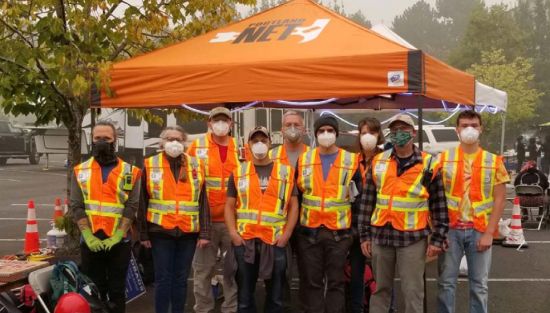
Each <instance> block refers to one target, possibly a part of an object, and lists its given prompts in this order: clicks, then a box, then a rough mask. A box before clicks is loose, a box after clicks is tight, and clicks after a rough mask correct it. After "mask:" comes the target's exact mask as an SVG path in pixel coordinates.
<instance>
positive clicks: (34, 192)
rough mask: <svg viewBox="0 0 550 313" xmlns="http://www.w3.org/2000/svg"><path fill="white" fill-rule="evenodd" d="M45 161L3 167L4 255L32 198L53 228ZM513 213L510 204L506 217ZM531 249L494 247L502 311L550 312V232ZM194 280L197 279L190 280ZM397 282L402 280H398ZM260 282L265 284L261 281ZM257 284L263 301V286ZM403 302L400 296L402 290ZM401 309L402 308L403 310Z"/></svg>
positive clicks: (53, 167)
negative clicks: (50, 221) (37, 163)
mask: <svg viewBox="0 0 550 313" xmlns="http://www.w3.org/2000/svg"><path fill="white" fill-rule="evenodd" d="M43 167H44V162H43V161H42V162H41V164H39V165H29V164H28V163H27V162H26V161H24V160H9V161H8V164H7V165H6V166H2V167H0V256H1V255H5V254H13V253H15V252H18V251H21V250H22V249H23V240H22V239H23V238H24V235H25V219H26V214H27V208H26V204H27V201H28V200H30V199H33V200H34V201H35V204H36V212H37V217H38V228H39V232H40V237H41V238H45V236H46V232H47V231H48V230H49V229H50V226H49V220H50V219H51V217H52V215H53V204H54V200H55V198H56V197H64V196H65V194H66V169H65V168H64V167H63V160H62V159H60V158H54V159H53V160H52V161H51V162H50V169H49V170H47V171H46V170H43ZM510 214H511V205H508V207H507V210H506V212H505V215H506V216H508V217H509V216H510ZM525 236H526V239H527V241H528V244H529V248H527V249H522V250H521V251H517V250H516V249H512V248H504V247H501V246H494V247H493V265H492V271H491V274H490V278H489V293H490V297H489V308H490V311H491V312H498V313H547V312H550V296H549V295H550V262H549V258H550V231H548V230H546V229H543V230H541V231H536V230H525ZM44 245H45V243H44V242H43V246H44ZM436 278H437V268H436V264H435V262H433V263H430V264H428V265H427V290H428V292H427V303H428V312H435V301H436V298H435V297H436V294H437V283H436ZM191 279H192V278H191ZM189 283H190V284H189V295H188V306H187V310H186V312H192V303H193V299H192V293H191V290H192V282H191V281H190V282H189ZM396 284H397V286H398V284H399V281H396ZM260 285H261V284H260ZM260 285H259V288H258V301H260V302H261V298H262V294H263V290H262V288H261V287H260ZM291 285H292V288H293V290H294V292H293V304H294V305H293V306H294V307H297V305H296V302H297V295H296V294H297V292H296V291H297V281H296V280H294V281H293V282H292V284H291ZM467 285H468V283H467V281H466V280H465V279H462V278H461V279H460V281H459V286H458V293H457V312H468V304H467V303H468V292H469V291H468V286H467ZM152 291H153V287H149V288H148V293H147V294H146V295H145V296H142V297H141V298H139V299H137V300H135V301H134V302H132V303H130V304H129V305H128V310H127V312H135V313H141V312H153V311H154V309H153V296H152ZM397 297H398V303H400V302H401V300H400V299H401V297H400V294H399V292H398V294H397ZM398 312H402V311H400V310H399V306H398Z"/></svg>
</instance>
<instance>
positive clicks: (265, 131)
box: [248, 126, 271, 141]
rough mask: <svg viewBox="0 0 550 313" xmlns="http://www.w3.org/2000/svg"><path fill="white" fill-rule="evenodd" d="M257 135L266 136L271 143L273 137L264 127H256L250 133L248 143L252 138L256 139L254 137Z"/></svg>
mask: <svg viewBox="0 0 550 313" xmlns="http://www.w3.org/2000/svg"><path fill="white" fill-rule="evenodd" d="M257 133H262V134H264V135H265V136H266V137H267V138H268V139H269V140H270V141H271V136H270V135H269V131H268V130H267V128H265V127H263V126H257V127H254V128H253V129H252V130H251V131H250V132H249V133H248V141H250V139H252V137H254V135H256V134H257Z"/></svg>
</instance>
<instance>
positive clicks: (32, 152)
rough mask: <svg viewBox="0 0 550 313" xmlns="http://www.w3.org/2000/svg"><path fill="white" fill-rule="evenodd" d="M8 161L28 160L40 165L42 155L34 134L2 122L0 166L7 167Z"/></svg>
mask: <svg viewBox="0 0 550 313" xmlns="http://www.w3.org/2000/svg"><path fill="white" fill-rule="evenodd" d="M8 159H28V160H29V163H31V164H38V162H39V161H40V154H39V153H38V152H37V151H36V144H35V142H34V138H33V135H32V132H30V131H27V130H24V129H21V128H17V127H14V126H13V125H12V124H11V123H10V122H9V121H8V120H0V165H6V162H7V161H8Z"/></svg>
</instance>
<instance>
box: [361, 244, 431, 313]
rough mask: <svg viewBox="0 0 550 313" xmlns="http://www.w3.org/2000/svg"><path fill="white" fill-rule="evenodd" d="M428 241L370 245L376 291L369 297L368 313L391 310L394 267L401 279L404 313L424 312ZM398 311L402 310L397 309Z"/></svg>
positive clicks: (380, 312) (383, 312)
mask: <svg viewBox="0 0 550 313" xmlns="http://www.w3.org/2000/svg"><path fill="white" fill-rule="evenodd" d="M426 248H427V241H426V240H421V241H419V242H417V243H414V244H412V245H410V246H408V247H402V248H395V247H388V246H380V245H377V244H375V243H373V245H372V269H373V273H374V280H375V281H376V291H375V292H374V293H373V294H372V296H371V298H370V312H371V313H387V312H389V309H390V303H391V295H392V289H393V281H394V278H395V268H396V266H397V271H398V273H399V277H400V278H401V292H402V293H403V298H404V302H405V310H404V311H403V312H404V313H422V312H424V270H425V266H426V264H425V262H426ZM400 312H401V310H400Z"/></svg>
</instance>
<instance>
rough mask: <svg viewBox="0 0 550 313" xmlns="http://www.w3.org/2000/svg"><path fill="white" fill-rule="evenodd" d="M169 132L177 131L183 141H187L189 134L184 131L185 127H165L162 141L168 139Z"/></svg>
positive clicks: (161, 135) (161, 134) (161, 136)
mask: <svg viewBox="0 0 550 313" xmlns="http://www.w3.org/2000/svg"><path fill="white" fill-rule="evenodd" d="M169 130H175V131H177V132H179V133H180V134H181V135H182V137H183V141H187V132H186V131H185V129H183V127H181V126H179V125H175V126H167V127H165V128H164V129H163V130H162V132H161V133H160V139H166V133H167V132H168V131H169Z"/></svg>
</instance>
